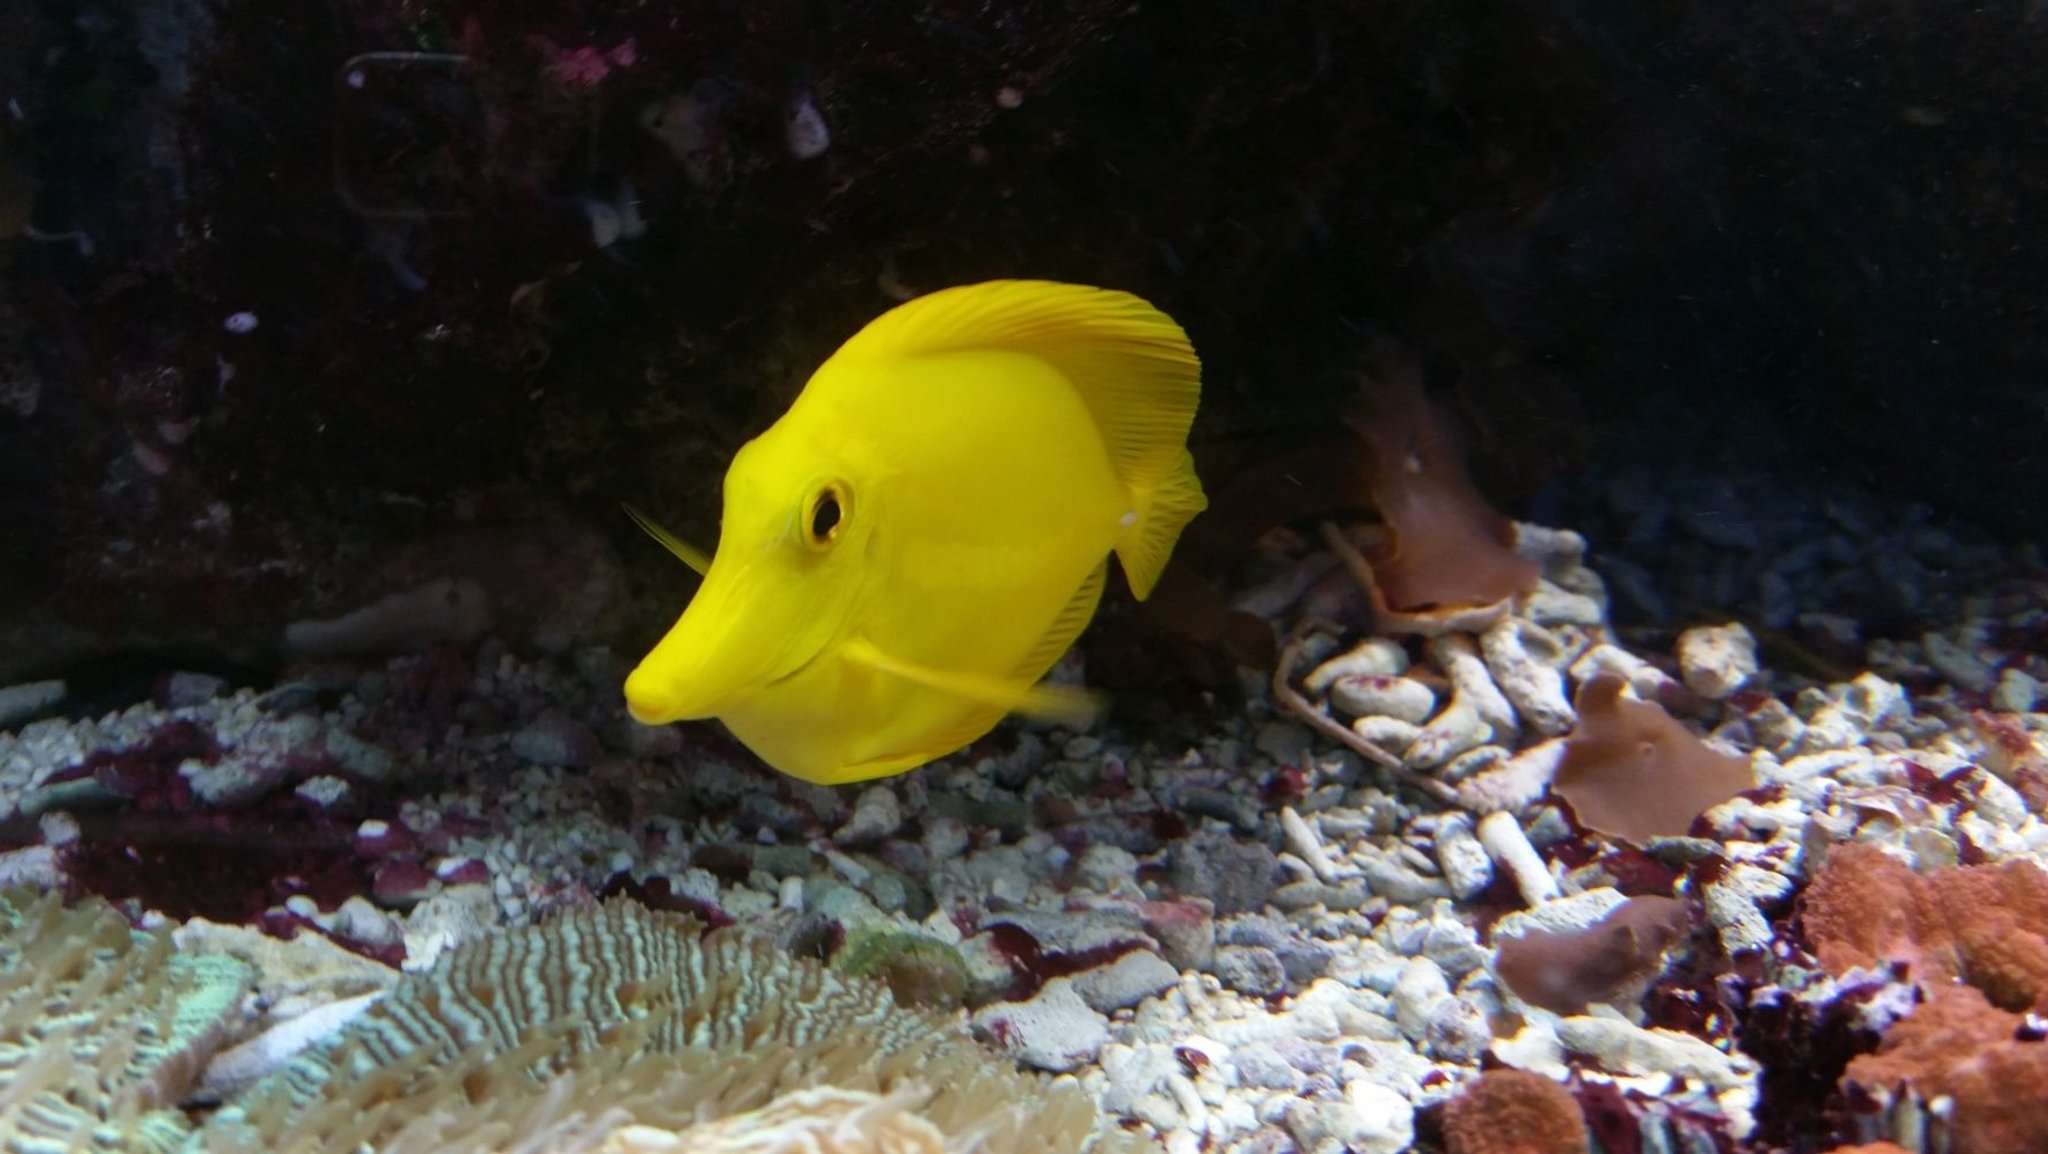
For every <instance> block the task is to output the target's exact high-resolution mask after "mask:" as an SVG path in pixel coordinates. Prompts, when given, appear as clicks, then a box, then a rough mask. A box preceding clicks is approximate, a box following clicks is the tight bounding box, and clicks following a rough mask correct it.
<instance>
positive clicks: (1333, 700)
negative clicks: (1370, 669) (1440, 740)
mask: <svg viewBox="0 0 2048 1154" xmlns="http://www.w3.org/2000/svg"><path fill="white" fill-rule="evenodd" d="M1330 704H1331V705H1334V706H1336V707H1337V710H1338V711H1339V712H1341V713H1343V714H1345V715H1347V716H1350V717H1392V718H1396V719H1398V720H1401V721H1407V722H1413V723H1418V724H1419V723H1420V722H1422V721H1423V720H1424V719H1425V718H1427V717H1428V716H1429V715H1430V714H1431V713H1432V712H1434V711H1435V709H1436V694H1435V693H1434V692H1432V691H1431V690H1430V688H1429V686H1427V685H1424V684H1423V683H1421V682H1420V681H1417V680H1415V679H1414V678H1412V677H1389V676H1383V675H1380V674H1371V675H1366V676H1357V675H1353V676H1348V677H1340V678H1338V679H1337V680H1336V681H1335V682H1332V683H1331V685H1330Z"/></svg>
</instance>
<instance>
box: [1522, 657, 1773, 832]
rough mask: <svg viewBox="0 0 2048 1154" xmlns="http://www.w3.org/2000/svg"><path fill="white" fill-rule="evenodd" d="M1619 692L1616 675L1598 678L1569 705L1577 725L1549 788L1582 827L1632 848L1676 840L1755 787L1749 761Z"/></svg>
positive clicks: (1620, 684)
mask: <svg viewBox="0 0 2048 1154" xmlns="http://www.w3.org/2000/svg"><path fill="white" fill-rule="evenodd" d="M1625 688H1626V683H1625V682H1624V681H1623V680H1622V679H1621V678H1620V677H1619V676H1617V675H1615V674H1612V673H1601V674H1598V675H1596V676H1594V677H1591V678H1588V679H1587V680H1586V682H1585V683H1584V684H1582V685H1580V686H1579V693H1578V697H1577V699H1576V700H1575V701H1574V702H1573V705H1574V706H1575V707H1576V708H1577V710H1578V714H1579V721H1578V725H1577V726H1576V727H1575V728H1573V730H1572V732H1571V734H1570V735H1569V736H1568V737H1566V738H1565V744H1564V756H1563V758H1562V759H1561V760H1560V761H1559V762H1558V765H1557V775H1556V776H1555V777H1554V778H1553V779H1552V780H1551V786H1550V788H1551V792H1552V793H1555V794H1556V795H1557V796H1559V797H1561V798H1563V799H1564V800H1565V801H1567V802H1569V803H1570V804H1571V807H1572V813H1573V814H1574V815H1575V816H1576V817H1577V818H1578V820H1579V824H1580V825H1583V826H1585V827H1586V828H1587V829H1590V830H1593V831H1595V832H1598V833H1603V834H1606V835H1608V836H1609V837H1615V838H1620V839H1621V840H1623V841H1628V842H1634V843H1637V844H1641V843H1642V842H1645V841H1647V840H1649V839H1650V838H1654V837H1682V836H1684V835H1685V833H1686V832H1687V831H1689V830H1690V829H1691V828H1692V823H1693V819H1694V818H1697V817H1698V816H1699V815H1700V814H1702V813H1704V812H1706V811H1707V810H1709V809H1712V808H1713V807H1714V806H1717V805H1719V804H1721V803H1722V802H1724V801H1727V800H1728V799H1729V798H1731V797H1734V796H1735V795H1736V794H1738V793H1741V792H1742V791H1743V790H1746V789H1754V788H1755V787H1756V771H1755V770H1754V769H1753V768H1752V767H1751V765H1750V762H1749V759H1748V758H1747V757H1742V756H1739V755H1737V754H1732V753H1723V752H1721V751H1720V750H1718V749H1715V748H1714V747H1712V746H1710V745H1708V744H1707V743H1706V742H1704V741H1701V740H1700V739H1699V738H1698V737H1696V736H1694V735H1693V733H1692V731H1691V730H1689V729H1687V728H1686V727H1685V726H1683V725H1681V724H1679V723H1678V721H1677V719H1676V718H1673V717H1672V716H1671V715H1670V714H1668V713H1666V712H1664V707H1663V706H1661V705H1658V704H1656V703H1655V702H1650V701H1638V700H1636V699H1634V698H1632V697H1628V696H1626V695H1625V694H1624V693H1623V690H1624V689H1625Z"/></svg>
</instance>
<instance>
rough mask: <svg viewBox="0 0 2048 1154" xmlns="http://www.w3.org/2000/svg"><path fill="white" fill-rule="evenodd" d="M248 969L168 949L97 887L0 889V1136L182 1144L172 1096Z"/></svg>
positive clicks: (129, 1147)
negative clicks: (68, 897) (67, 894)
mask: <svg viewBox="0 0 2048 1154" xmlns="http://www.w3.org/2000/svg"><path fill="white" fill-rule="evenodd" d="M254 977H255V974H254V970H253V969H252V967H250V966H249V965H248V963H246V962H243V961H240V960H238V959H236V958H232V957H227V956H225V955H186V954H178V953H176V952H174V949H173V946H172V944H171V937H170V934H169V933H168V932H157V933H139V932H137V931H135V930H133V929H131V928H130V927H129V925H128V921H127V919H126V918H124V917H122V916H121V914H120V913H119V912H118V911H116V910H115V909H114V908H113V907H112V906H109V905H107V903H105V902H103V901H99V900H98V899H91V900H88V901H86V902H84V903H81V904H80V905H78V906H76V907H73V908H66V907H65V905H64V904H63V902H62V901H61V900H60V899H59V898H58V897H57V896H55V895H50V896H43V897H36V896H33V895H24V894H20V893H0V1149H4V1150H6V1151H8V1152H9V1154H44V1152H46V1151H62V1150H121V1151H137V1152H140V1154H167V1152H169V1151H175V1150H178V1149H180V1148H182V1147H183V1146H184V1145H185V1144H186V1143H187V1142H188V1141H189V1140H190V1137H191V1133H192V1125H191V1123H190V1122H189V1121H188V1120H187V1119H186V1117H185V1115H184V1114H182V1113H180V1112H179V1111H178V1110H177V1109H176V1106H177V1103H178V1099H179V1098H180V1097H181V1096H183V1094H184V1093H185V1091H186V1090H187V1089H188V1088H189V1087H190V1086H191V1085H192V1083H193V1081H194V1080H195V1079H196V1078H197V1076H198V1074H199V1071H200V1069H201V1068H202V1067H203V1066H204V1065H205V1063H206V1061H207V1059H208V1058H210V1057H211V1056H212V1054H213V1052H214V1051H215V1050H216V1049H217V1048H218V1047H219V1045H220V1043H221V1042H222V1041H223V1040H224V1038H225V1036H226V1029H227V1026H228V1024H229V1023H230V1021H231V1017H232V1015H233V1013H234V1011H235V1009H236V1006H237V1004H238V1003H239V1002H240V1001H241V999H242V996H243V995H244V994H245V993H246V992H247V991H248V989H249V987H250V985H251V983H252V981H253V980H254Z"/></svg>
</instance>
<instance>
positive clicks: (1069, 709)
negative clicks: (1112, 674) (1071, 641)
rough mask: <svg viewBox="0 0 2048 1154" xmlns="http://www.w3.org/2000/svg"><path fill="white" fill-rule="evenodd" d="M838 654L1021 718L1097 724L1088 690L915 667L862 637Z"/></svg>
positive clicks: (1098, 701) (1096, 701)
mask: <svg viewBox="0 0 2048 1154" xmlns="http://www.w3.org/2000/svg"><path fill="white" fill-rule="evenodd" d="M840 652H842V653H843V654H845V655H846V657H847V659H848V660H851V661H856V662H859V663H860V664H862V665H865V666H867V667H868V668H870V669H873V670H875V671H877V672H880V673H886V674H888V675H890V676H891V677H900V678H902V679H903V680H905V681H911V682H915V683H917V684H918V685H922V686H924V687H926V688H928V689H936V690H938V691H939V692H941V693H950V694H952V695H953V696H955V697H959V698H963V699H965V700H968V701H976V702H980V703H982V704H984V705H994V706H997V707H1000V708H1002V709H1007V710H1009V711H1011V712H1012V713H1021V714H1024V715H1026V716H1028V717H1036V718H1039V719H1041V720H1045V721H1056V722H1060V723H1062V724H1065V725H1074V726H1081V725H1086V724H1088V723H1089V722H1090V721H1093V720H1094V719H1095V715H1096V714H1097V713H1098V712H1100V710H1101V708H1102V705H1103V701H1102V698H1101V695H1100V694H1094V693H1090V692H1088V691H1087V690H1085V689H1075V688H1073V687H1071V686H1066V685H1049V684H1046V683H1044V682H1040V683H1038V684H1036V685H1028V684H1024V683H1021V682H1015V681H1005V680H1003V679H1002V678H999V677H985V676H982V675H980V674H976V673H961V672H958V671H955V670H950V669H932V668H929V667H927V666H923V665H918V664H916V663H914V662H910V661H903V660H899V659H898V658H895V657H892V656H890V655H889V654H887V653H884V652H883V651H882V650H881V649H879V648H878V647H876V646H875V644H874V643H873V642H871V641H867V640H864V639H861V638H854V639H853V640H851V641H848V642H847V643H846V645H845V647H844V648H843V649H841V650H840Z"/></svg>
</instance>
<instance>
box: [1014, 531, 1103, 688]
mask: <svg viewBox="0 0 2048 1154" xmlns="http://www.w3.org/2000/svg"><path fill="white" fill-rule="evenodd" d="M1108 576H1109V562H1108V561H1107V560H1105V561H1104V562H1103V563H1102V564H1100V565H1097V566H1096V567H1095V571H1094V572H1092V573H1090V574H1088V579H1087V580H1085V581H1083V582H1081V587H1080V588H1079V589H1076V590H1074V596H1073V597H1072V598H1071V599H1069V600H1068V602H1067V605H1066V608H1064V609H1062V610H1060V615H1059V616H1058V617H1055V618H1053V622H1052V626H1051V628H1049V629H1047V630H1046V631H1045V636H1044V637H1042V638H1040V639H1039V642H1038V644H1037V645H1036V646H1035V647H1033V648H1032V650H1031V656H1029V657H1026V658H1025V659H1024V660H1023V661H1021V662H1018V664H1017V668H1016V670H1015V672H1014V674H1013V676H1014V677H1015V678H1016V680H1018V681H1020V682H1022V683H1024V684H1026V685H1029V684H1031V683H1032V682H1034V681H1037V680H1038V679H1039V678H1041V677H1044V676H1045V673H1046V670H1048V669H1051V668H1052V667H1053V666H1054V665H1055V664H1057V663H1058V661H1059V659H1060V658H1061V657H1063V656H1065V654H1066V652H1067V650H1068V649H1069V648H1071V647H1072V646H1073V644H1074V638H1076V637H1079V636H1080V635H1081V631H1082V630H1083V629H1086V628H1088V622H1090V621H1091V620H1093V619H1094V617H1095V605H1096V603H1097V602H1099V601H1101V600H1102V585H1103V582H1104V581H1105V580H1106V579H1107V578H1108Z"/></svg>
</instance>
